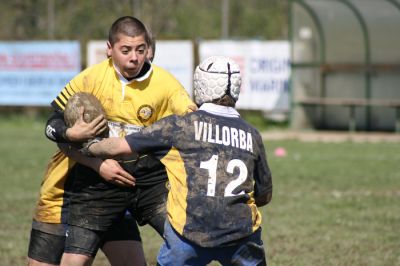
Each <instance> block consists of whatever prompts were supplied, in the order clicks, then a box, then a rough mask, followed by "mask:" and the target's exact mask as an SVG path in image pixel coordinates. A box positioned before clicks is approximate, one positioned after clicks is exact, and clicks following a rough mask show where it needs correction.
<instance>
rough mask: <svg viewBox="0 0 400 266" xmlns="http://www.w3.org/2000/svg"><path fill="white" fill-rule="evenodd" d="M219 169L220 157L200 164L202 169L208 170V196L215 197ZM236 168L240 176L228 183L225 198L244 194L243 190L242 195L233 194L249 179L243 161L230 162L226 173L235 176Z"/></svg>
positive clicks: (214, 156)
mask: <svg viewBox="0 0 400 266" xmlns="http://www.w3.org/2000/svg"><path fill="white" fill-rule="evenodd" d="M217 167H218V155H213V156H211V158H210V160H208V161H203V162H200V168H202V169H206V170H208V184H207V196H210V197H213V196H215V187H216V185H217V178H218V176H217ZM224 167H225V166H224ZM235 168H238V169H239V176H238V177H237V178H236V179H234V180H232V181H231V182H229V183H228V185H227V186H226V188H225V193H224V196H225V197H230V196H236V195H241V194H244V191H243V190H242V191H241V192H240V193H237V194H233V191H234V190H235V188H237V187H238V186H240V185H241V184H243V183H244V182H245V181H246V179H247V174H248V171H247V166H246V165H245V164H244V162H243V161H242V160H239V159H233V160H230V161H229V162H228V164H227V166H226V172H227V173H229V174H233V171H234V169H235ZM222 174H225V173H222Z"/></svg>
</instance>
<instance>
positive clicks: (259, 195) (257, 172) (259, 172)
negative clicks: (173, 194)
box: [254, 134, 272, 207]
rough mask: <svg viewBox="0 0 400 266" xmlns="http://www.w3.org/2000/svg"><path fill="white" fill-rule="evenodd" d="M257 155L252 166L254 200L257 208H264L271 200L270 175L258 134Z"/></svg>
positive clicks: (262, 144)
mask: <svg viewBox="0 0 400 266" xmlns="http://www.w3.org/2000/svg"><path fill="white" fill-rule="evenodd" d="M255 143H257V145H258V146H259V148H260V149H259V151H260V152H259V154H258V156H257V160H256V162H255V164H254V181H255V182H254V198H255V201H256V205H257V206H258V207H261V206H265V205H267V204H268V203H270V201H271V199H272V174H271V170H270V168H269V166H268V162H267V156H266V154H265V148H264V143H263V141H262V138H261V136H260V135H259V134H258V136H257V137H256V142H255Z"/></svg>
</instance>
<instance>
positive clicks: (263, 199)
mask: <svg viewBox="0 0 400 266" xmlns="http://www.w3.org/2000/svg"><path fill="white" fill-rule="evenodd" d="M271 199H272V191H270V192H265V193H264V194H262V195H258V196H257V197H256V198H255V201H256V205H257V207H262V206H265V205H267V204H268V203H269V202H270V201H271Z"/></svg>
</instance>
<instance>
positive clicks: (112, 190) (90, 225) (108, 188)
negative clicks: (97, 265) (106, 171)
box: [61, 165, 133, 265]
mask: <svg viewBox="0 0 400 266" xmlns="http://www.w3.org/2000/svg"><path fill="white" fill-rule="evenodd" d="M132 194H133V193H132V189H131V188H122V187H118V186H116V185H113V184H111V183H108V182H106V181H104V180H103V179H102V178H101V177H99V176H98V175H97V173H95V172H94V171H92V170H91V169H89V168H85V167H83V166H81V165H78V166H77V167H76V169H75V181H74V185H73V187H72V191H71V197H70V206H69V214H68V229H67V235H66V243H65V251H64V254H63V257H62V260H61V265H90V264H91V263H92V262H93V259H94V257H95V256H96V254H97V251H98V249H99V248H100V246H101V245H102V244H103V243H104V239H105V235H106V232H108V231H109V230H110V229H111V228H112V226H113V225H114V224H115V223H117V222H119V221H120V219H122V218H123V216H124V214H125V210H126V207H127V206H128V204H129V202H130V200H131V197H132V196H131V195H132ZM73 263H74V264H73Z"/></svg>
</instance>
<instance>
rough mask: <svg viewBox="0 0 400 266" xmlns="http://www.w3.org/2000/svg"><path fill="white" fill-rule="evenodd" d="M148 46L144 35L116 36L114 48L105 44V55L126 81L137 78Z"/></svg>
mask: <svg viewBox="0 0 400 266" xmlns="http://www.w3.org/2000/svg"><path fill="white" fill-rule="evenodd" d="M147 52H148V46H147V43H146V41H145V38H144V35H140V36H136V37H129V36H126V35H123V34H118V41H117V42H116V43H114V46H111V44H110V43H109V42H108V43H107V54H108V55H110V56H111V57H112V59H113V62H114V64H115V66H116V67H117V68H118V70H119V71H120V72H121V74H122V76H124V77H125V78H126V79H132V78H134V77H135V76H137V75H138V74H139V72H140V70H141V69H142V67H143V64H144V63H145V61H146V58H147Z"/></svg>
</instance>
